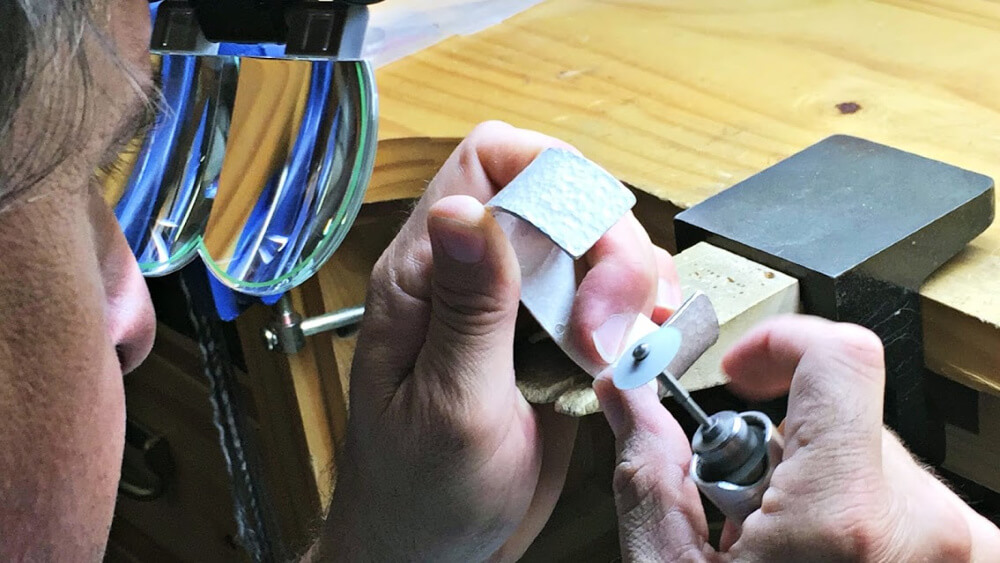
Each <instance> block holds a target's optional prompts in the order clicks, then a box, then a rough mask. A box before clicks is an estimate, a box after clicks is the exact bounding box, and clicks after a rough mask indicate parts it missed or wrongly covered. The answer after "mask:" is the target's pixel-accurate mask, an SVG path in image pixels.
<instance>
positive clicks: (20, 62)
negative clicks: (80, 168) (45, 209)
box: [0, 0, 95, 208]
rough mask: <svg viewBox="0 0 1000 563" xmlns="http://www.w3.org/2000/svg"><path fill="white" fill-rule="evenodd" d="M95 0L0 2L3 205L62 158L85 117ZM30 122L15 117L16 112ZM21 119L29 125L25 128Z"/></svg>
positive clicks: (0, 188)
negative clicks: (85, 43) (0, 27)
mask: <svg viewBox="0 0 1000 563" xmlns="http://www.w3.org/2000/svg"><path fill="white" fill-rule="evenodd" d="M94 10H95V7H94V4H93V2H92V0H41V1H36V0H2V1H0V22H3V30H2V32H0V208H2V207H3V204H4V203H6V202H7V201H8V200H9V199H11V198H12V197H14V196H16V195H17V194H19V193H21V192H23V191H24V190H26V189H28V188H30V187H31V186H32V185H34V184H36V183H38V181H39V180H41V179H42V178H44V177H45V175H46V174H48V173H49V172H51V171H52V169H53V168H55V167H56V166H58V165H59V164H60V163H61V162H63V161H64V160H65V159H66V157H67V156H69V154H71V152H72V149H73V148H74V147H75V146H76V145H77V142H78V136H79V134H80V129H81V127H83V125H84V123H85V122H86V120H87V115H86V108H87V104H86V93H87V89H88V87H89V86H90V83H91V79H90V72H89V70H88V64H87V57H86V50H85V49H83V48H82V43H83V41H84V39H85V37H87V36H88V34H89V33H91V32H92V31H95V28H94V25H93V23H92V19H91V18H92V16H93V15H94ZM21 114H24V115H26V116H29V115H30V116H31V117H32V119H27V120H23V119H22V120H19V119H15V118H16V117H17V116H18V115H21ZM23 123H27V125H24V124H23Z"/></svg>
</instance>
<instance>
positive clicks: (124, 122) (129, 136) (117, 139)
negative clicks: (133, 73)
mask: <svg viewBox="0 0 1000 563" xmlns="http://www.w3.org/2000/svg"><path fill="white" fill-rule="evenodd" d="M158 92H159V88H158V86H157V85H155V84H152V83H150V85H149V86H148V87H145V88H143V89H142V91H141V92H139V93H137V94H136V95H135V96H133V97H132V99H131V100H129V105H128V107H127V108H126V110H125V112H124V113H123V114H122V115H123V117H122V119H121V121H120V123H119V125H118V127H117V129H115V132H114V133H113V134H112V135H111V136H110V138H109V139H110V140H109V142H108V144H107V148H106V149H105V150H104V155H103V156H102V158H101V163H100V167H101V168H105V167H107V166H109V165H110V164H112V163H113V162H115V161H116V160H117V159H118V157H119V156H120V155H121V154H122V152H124V151H125V150H126V148H128V146H129V144H130V143H131V142H132V141H133V140H134V139H136V138H140V137H145V136H146V134H147V133H148V132H149V130H150V129H151V128H152V127H153V125H154V124H155V123H156V117H157V111H156V104H155V103H153V102H151V100H153V99H155V98H156V97H157V93H158Z"/></svg>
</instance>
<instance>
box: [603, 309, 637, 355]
mask: <svg viewBox="0 0 1000 563" xmlns="http://www.w3.org/2000/svg"><path fill="white" fill-rule="evenodd" d="M635 317H636V316H635V315H632V314H627V313H621V314H618V315H611V316H610V317H608V319H607V320H606V321H604V324H602V325H601V326H599V327H598V328H597V330H595V331H594V333H593V335H592V337H593V339H594V348H596V349H597V353H598V354H600V356H601V359H602V360H604V362H605V363H608V364H610V363H612V362H614V361H615V360H617V359H618V354H619V353H620V352H621V349H622V344H623V343H624V341H625V335H626V334H627V333H628V330H629V328H631V327H632V324H633V323H634V322H635Z"/></svg>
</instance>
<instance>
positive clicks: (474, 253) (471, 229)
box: [432, 217, 486, 264]
mask: <svg viewBox="0 0 1000 563" xmlns="http://www.w3.org/2000/svg"><path fill="white" fill-rule="evenodd" d="M434 221H435V223H437V224H436V225H435V227H436V228H435V229H433V235H432V236H434V238H436V239H437V243H438V244H439V245H440V246H441V249H442V250H444V252H445V254H447V255H448V256H449V257H450V258H451V259H452V260H455V261H456V262H461V263H463V264H478V263H479V262H481V261H482V260H483V257H484V256H485V255H486V236H485V235H484V234H483V230H482V229H481V228H480V226H479V225H478V224H470V223H465V222H462V221H456V220H455V219H450V218H444V217H439V218H436V219H435V220H434Z"/></svg>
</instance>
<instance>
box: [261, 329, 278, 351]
mask: <svg viewBox="0 0 1000 563" xmlns="http://www.w3.org/2000/svg"><path fill="white" fill-rule="evenodd" d="M264 344H265V345H266V346H267V349H268V350H271V351H274V350H277V349H278V347H279V346H281V340H280V339H279V338H278V333H276V332H274V331H273V330H271V329H269V328H265V329H264Z"/></svg>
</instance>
